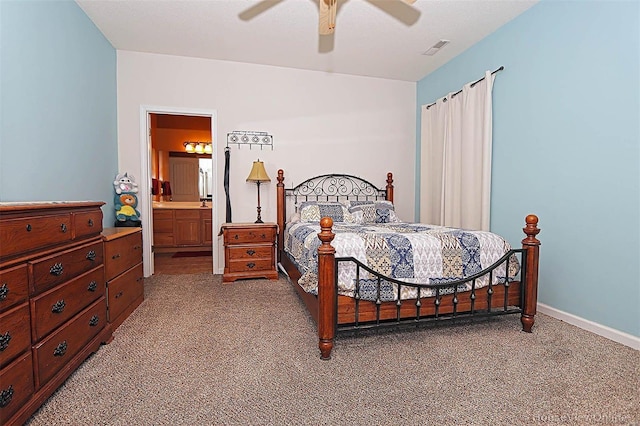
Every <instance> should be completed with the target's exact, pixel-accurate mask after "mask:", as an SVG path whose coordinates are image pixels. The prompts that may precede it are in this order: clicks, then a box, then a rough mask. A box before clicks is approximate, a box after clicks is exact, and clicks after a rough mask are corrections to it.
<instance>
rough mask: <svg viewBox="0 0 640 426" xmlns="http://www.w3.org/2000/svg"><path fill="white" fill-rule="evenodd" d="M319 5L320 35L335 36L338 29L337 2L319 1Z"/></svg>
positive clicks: (329, 0)
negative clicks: (334, 32) (334, 33)
mask: <svg viewBox="0 0 640 426" xmlns="http://www.w3.org/2000/svg"><path fill="white" fill-rule="evenodd" d="M318 5H319V10H318V13H319V16H320V18H319V21H318V32H319V33H320V35H329V34H333V31H334V30H335V28H336V9H337V7H336V0H318Z"/></svg>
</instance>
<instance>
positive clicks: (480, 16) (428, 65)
mask: <svg viewBox="0 0 640 426" xmlns="http://www.w3.org/2000/svg"><path fill="white" fill-rule="evenodd" d="M76 1H77V3H78V4H79V5H80V7H81V8H82V9H83V10H84V11H85V13H86V14H87V15H88V16H89V18H90V19H91V20H92V21H93V22H94V23H95V25H96V26H97V27H98V28H99V29H100V30H101V31H102V33H103V34H104V35H105V37H106V38H107V39H108V40H109V41H110V42H111V44H112V45H113V47H115V48H116V49H118V50H129V51H137V52H151V53H161V54H167V55H178V56H192V57H198V58H209V59H219V60H227V61H236V62H249V63H255V64H264V65H275V66H281V67H290V68H302V69H308V70H317V71H325V72H334V73H343V74H354V75H362V76H370V77H381V78H388V79H394V80H405V81H418V80H420V79H421V78H423V77H424V76H425V75H427V74H429V73H430V72H431V71H433V70H435V69H436V68H438V67H440V66H441V65H443V64H444V63H446V62H447V61H449V60H450V59H452V58H453V57H455V56H456V55H458V54H460V53H461V52H463V51H464V50H466V49H467V48H469V47H470V46H471V45H473V44H474V43H476V42H477V41H479V40H481V39H482V38H484V37H485V36H487V35H488V34H490V33H492V32H493V31H495V30H496V29H497V28H499V27H500V26H502V25H503V24H505V23H506V22H508V21H510V20H511V19H513V18H515V17H516V16H518V15H519V14H521V13H522V12H524V11H525V10H527V9H528V8H530V7H531V6H533V5H534V4H535V3H537V0H467V1H462V0H417V1H416V2H415V3H414V5H413V6H408V5H406V4H404V3H401V2H400V1H399V0H338V12H337V17H336V29H335V33H334V35H333V36H319V35H318V0H76ZM383 9H392V10H393V11H395V12H397V13H396V14H395V15H397V16H398V17H399V18H400V19H398V18H396V17H394V16H393V15H390V14H388V13H386V12H385V11H383ZM418 15H419V16H418ZM415 18H417V20H415ZM411 20H414V21H415V23H414V24H412V25H408V22H409V21H411ZM403 21H404V22H403ZM441 39H445V40H450V41H451V42H450V43H449V44H448V45H447V46H445V47H444V48H443V49H442V50H441V51H440V52H438V53H437V54H436V55H435V56H426V55H423V54H422V53H423V52H425V51H426V50H427V49H429V48H430V47H431V46H432V45H434V44H435V43H436V42H438V41H439V40H441Z"/></svg>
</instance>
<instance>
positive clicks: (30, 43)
mask: <svg viewBox="0 0 640 426" xmlns="http://www.w3.org/2000/svg"><path fill="white" fill-rule="evenodd" d="M0 43H1V53H0V55H1V56H0V59H1V65H0V91H1V93H0V99H1V100H0V108H1V110H0V113H1V114H0V117H1V120H2V121H1V123H0V136H1V139H0V201H40V200H46V201H50V200H98V201H105V202H107V203H109V204H108V205H106V206H103V213H104V216H105V219H104V223H105V226H113V220H114V216H115V215H114V213H113V211H114V209H113V200H112V198H113V193H114V192H113V178H114V177H115V175H116V173H117V168H118V157H117V149H118V147H117V139H116V137H117V127H116V119H117V118H116V117H117V115H116V51H115V49H114V48H113V47H112V46H111V44H110V43H109V42H108V41H107V40H106V39H105V38H104V36H103V35H102V33H101V32H100V31H99V30H98V29H97V28H96V27H95V25H94V24H93V23H92V22H91V21H90V20H89V18H88V17H87V16H86V15H85V13H84V12H83V11H82V9H80V8H79V7H78V5H77V4H76V3H75V2H73V1H69V0H64V1H13V0H10V1H7V0H0Z"/></svg>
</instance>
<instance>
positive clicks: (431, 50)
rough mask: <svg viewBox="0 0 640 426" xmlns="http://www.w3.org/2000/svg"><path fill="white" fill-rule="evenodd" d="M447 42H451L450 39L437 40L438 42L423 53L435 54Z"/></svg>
mask: <svg viewBox="0 0 640 426" xmlns="http://www.w3.org/2000/svg"><path fill="white" fill-rule="evenodd" d="M447 44H449V40H440V41H439V42H437V43H436V44H434V45H433V46H431V47H430V48H429V50H427V51H426V52H424V53H423V55H427V56H433V55H435V54H436V53H438V51H439V50H440V49H442V48H443V47H445V46H446V45H447Z"/></svg>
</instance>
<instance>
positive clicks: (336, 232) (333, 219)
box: [276, 170, 540, 360]
mask: <svg viewBox="0 0 640 426" xmlns="http://www.w3.org/2000/svg"><path fill="white" fill-rule="evenodd" d="M284 180H285V178H284V171H283V170H278V177H277V181H278V183H277V186H276V191H277V223H278V229H279V232H278V267H279V268H280V269H281V270H282V271H283V272H284V273H285V274H286V275H287V276H288V278H289V280H290V282H291V283H292V285H293V286H294V287H295V289H296V290H297V293H298V294H299V296H300V298H301V299H302V301H303V302H304V303H305V305H306V307H307V309H308V311H309V313H310V315H311V316H312V317H313V319H314V320H315V321H316V324H317V328H318V347H319V349H320V358H321V359H323V360H328V359H330V358H331V352H332V350H333V347H334V339H335V337H336V335H337V334H338V333H342V332H358V331H360V330H366V329H382V328H394V329H397V328H405V327H415V326H417V325H421V324H425V323H433V322H442V321H458V320H462V319H465V320H466V319H475V318H479V317H488V316H495V315H506V314H520V320H521V323H522V329H523V330H524V331H525V332H531V331H532V327H533V324H534V319H535V314H536V304H537V284H538V259H539V246H540V241H539V240H538V239H537V238H536V236H537V234H538V233H539V232H540V230H539V229H538V227H537V224H538V218H537V217H536V216H535V215H528V216H527V217H526V218H525V227H524V228H523V231H524V233H525V238H524V239H523V240H522V248H511V246H510V245H509V243H508V242H506V241H505V240H504V239H503V238H502V237H500V236H499V235H496V234H493V233H490V232H482V231H469V230H461V229H454V228H446V227H439V226H434V225H428V224H419V223H407V222H402V221H401V220H400V219H399V218H398V217H397V214H396V213H395V208H394V205H393V195H394V186H393V175H392V174H391V173H387V179H386V187H385V188H384V189H380V188H378V187H376V186H375V185H373V184H372V183H370V182H369V181H366V180H364V179H361V178H359V177H356V176H352V175H347V174H326V175H321V176H316V177H313V178H310V179H307V180H305V181H303V182H301V183H300V184H298V185H297V186H295V187H291V188H286V187H285V184H284Z"/></svg>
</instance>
